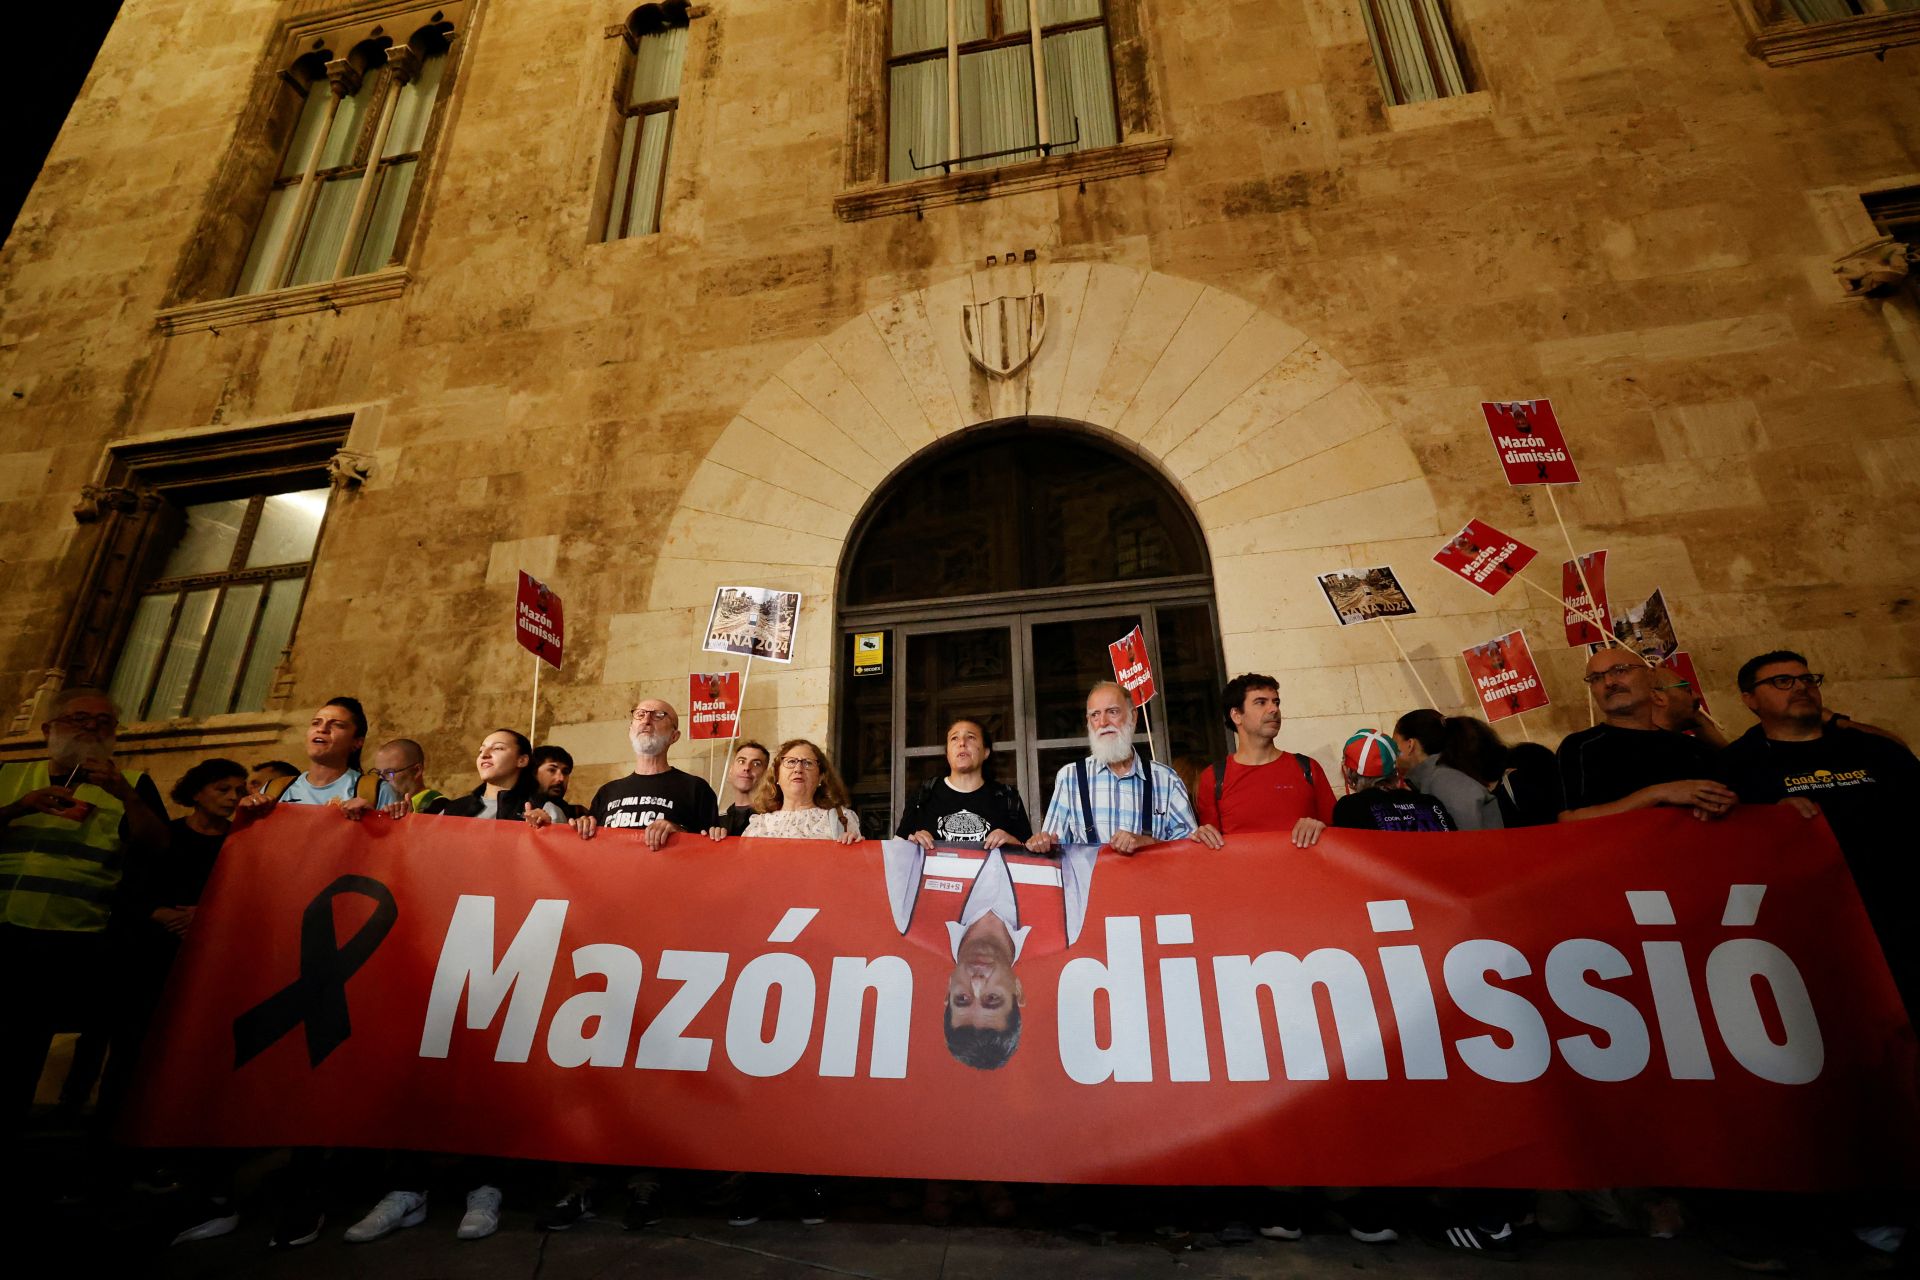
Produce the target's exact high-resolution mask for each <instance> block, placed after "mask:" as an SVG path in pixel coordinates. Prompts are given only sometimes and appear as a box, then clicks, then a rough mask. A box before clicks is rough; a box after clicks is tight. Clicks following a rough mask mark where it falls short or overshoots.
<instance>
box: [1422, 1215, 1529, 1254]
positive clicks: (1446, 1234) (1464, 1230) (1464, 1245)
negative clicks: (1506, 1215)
mask: <svg viewBox="0 0 1920 1280" xmlns="http://www.w3.org/2000/svg"><path fill="white" fill-rule="evenodd" d="M1440 1238H1441V1239H1442V1240H1444V1241H1446V1243H1447V1246H1448V1247H1449V1248H1452V1249H1462V1250H1465V1251H1466V1252H1468V1253H1496V1252H1499V1251H1501V1250H1505V1249H1511V1248H1513V1224H1512V1223H1510V1222H1503V1223H1501V1224H1500V1225H1499V1226H1498V1227H1487V1226H1459V1227H1448V1228H1447V1229H1446V1230H1445V1231H1443V1232H1441V1233H1440Z"/></svg>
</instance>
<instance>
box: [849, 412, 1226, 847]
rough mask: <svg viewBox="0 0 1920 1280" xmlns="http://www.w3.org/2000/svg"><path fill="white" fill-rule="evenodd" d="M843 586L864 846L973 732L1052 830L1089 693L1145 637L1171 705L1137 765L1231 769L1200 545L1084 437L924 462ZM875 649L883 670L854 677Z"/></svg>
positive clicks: (942, 455) (1148, 473)
mask: <svg viewBox="0 0 1920 1280" xmlns="http://www.w3.org/2000/svg"><path fill="white" fill-rule="evenodd" d="M838 581H839V601H838V604H839V608H838V627H837V636H836V644H835V660H834V684H835V689H836V696H835V697H834V699H833V706H834V707H835V721H836V723H835V726H834V730H835V732H834V737H835V743H836V752H835V756H836V759H838V760H839V761H840V762H841V766H842V768H843V770H844V771H845V773H846V775H847V782H848V785H849V786H850V787H851V788H852V790H853V794H854V804H855V806H856V807H857V808H858V809H859V810H860V813H861V817H862V820H863V825H864V827H865V830H866V833H867V834H868V835H869V836H878V835H883V834H890V833H891V831H892V827H893V823H894V821H895V817H896V815H898V814H899V812H900V811H901V808H902V805H903V802H904V801H905V799H906V797H907V796H908V795H909V794H910V793H911V792H912V790H913V788H915V787H917V786H919V785H920V784H921V782H923V781H924V780H925V779H927V778H929V777H933V776H936V775H938V774H940V773H943V772H944V771H945V769H946V762H945V759H944V755H943V750H944V741H945V739H944V735H945V732H946V728H947V725H948V724H949V723H951V722H952V721H953V720H954V719H956V718H960V717H967V718H970V719H976V720H979V721H981V722H982V723H983V724H985V725H986V727H987V730H988V732H990V733H991V734H992V736H993V738H994V743H995V750H994V764H995V772H996V776H998V777H999V778H1001V779H1002V780H1003V781H1007V782H1012V783H1014V784H1015V785H1017V786H1018V787H1019V788H1020V791H1021V793H1022V794H1023V795H1024V796H1025V797H1026V800H1027V805H1028V807H1029V809H1030V810H1031V812H1032V814H1033V818H1034V821H1035V822H1036V823H1038V822H1039V820H1040V818H1041V815H1042V813H1043V812H1044V810H1045V807H1046V804H1047V800H1048V797H1049V796H1050V794H1051V791H1052V784H1053V776H1054V774H1055V772H1056V771H1057V770H1058V769H1059V768H1060V766H1061V765H1063V764H1065V763H1067V762H1068V761H1070V760H1073V759H1075V758H1076V757H1078V756H1080V755H1083V754H1085V751H1086V726H1085V718H1084V713H1083V701H1082V699H1083V695H1084V694H1085V691H1086V689H1087V686H1088V685H1090V684H1092V683H1093V682H1094V681H1095V680H1100V679H1107V678H1111V676H1112V668H1111V665H1110V663H1109V659H1108V655H1107V646H1108V644H1109V643H1110V642H1112V641H1115V640H1118V639H1120V638H1121V637H1122V636H1124V635H1126V634H1127V633H1128V632H1129V631H1131V630H1132V629H1133V628H1134V627H1135V626H1139V627H1140V628H1141V630H1142V632H1143V634H1144V635H1145V637H1146V642H1147V653H1148V657H1149V659H1150V660H1151V662H1152V664H1153V669H1154V673H1155V684H1156V690H1157V693H1156V697H1155V698H1154V700H1153V701H1152V702H1151V703H1149V704H1148V707H1147V709H1146V716H1145V718H1144V719H1143V723H1142V725H1141V732H1140V734H1139V736H1138V742H1139V745H1140V748H1141V750H1142V751H1143V752H1147V751H1153V750H1155V749H1157V751H1158V754H1159V757H1160V758H1161V759H1163V760H1167V761H1168V762H1170V763H1172V762H1177V761H1180V760H1181V759H1182V758H1183V757H1184V758H1185V759H1187V760H1192V761H1204V760H1207V759H1210V758H1211V757H1212V756H1213V755H1214V754H1215V753H1216V752H1217V751H1218V750H1219V745H1218V744H1219V743H1220V741H1221V733H1220V731H1219V729H1218V714H1217V698H1218V696H1219V689H1220V687H1221V685H1222V684H1223V683H1224V674H1223V666H1224V664H1223V661H1222V654H1221V646H1220V629H1219V623H1218V619H1217V616H1216V613H1215V608H1214V600H1213V576H1212V571H1211V567H1210V564H1209V562H1208V558H1207V551H1206V544H1205V541H1204V539H1203V538H1202V536H1201V533H1200V528H1199V525H1198V524H1197V522H1196V521H1195V520H1194V517H1193V514H1192V512H1191V511H1190V510H1189V509H1188V507H1187V504H1186V503H1185V501H1184V500H1183V499H1182V498H1181V497H1180V495H1179V494H1178V493H1177V492H1175V490H1174V489H1173V487H1172V486H1171V485H1169V484H1168V483H1167V482H1166V481H1165V480H1164V479H1163V478H1162V477H1161V476H1159V475H1158V474H1157V473H1156V472H1154V471H1153V470H1152V469H1150V468H1149V467H1148V466H1146V465H1145V464H1143V463H1142V462H1141V461H1140V460H1139V459H1138V458H1137V457H1136V456H1135V455H1133V454H1132V453H1130V452H1128V451H1126V450H1125V449H1123V448H1121V447H1119V446H1117V445H1114V444H1111V443H1109V442H1108V441H1106V440H1104V439H1102V438H1100V437H1099V436H1096V435H1094V434H1092V433H1090V432H1087V431H1084V430H1079V429H1076V428H1075V427H1073V426H1072V425H1070V424H1067V423H1064V422H1060V421H1058V420H1051V419H1036V418H1021V419H1015V420H1011V421H1004V422H999V423H993V424H989V425H986V426H983V427H979V428H975V429H973V430H971V431H967V432H963V433H960V434H958V435H955V436H952V437H949V438H948V439H946V440H944V441H942V442H941V443H940V444H938V445H936V446H934V447H932V448H929V449H927V450H924V451H923V452H922V453H921V454H920V455H919V456H917V457H915V458H914V459H913V460H912V461H911V462H910V463H909V464H908V465H907V466H906V467H904V468H903V469H901V470H900V471H899V472H898V473H897V474H896V475H894V476H893V477H892V478H891V479H890V480H888V481H887V482H886V483H885V484H884V485H882V486H881V487H880V488H879V489H878V490H877V491H876V492H875V494H874V496H873V498H872V500H871V501H870V502H869V503H868V505H867V508H866V510H865V511H864V512H863V513H862V515H861V517H860V519H859V521H858V522H857V523H856V525H855V526H854V531H853V536H852V537H851V538H849V539H848V543H847V552H846V555H845V557H844V558H843V560H842V562H841V566H840V573H839V574H838ZM876 636H877V637H878V644H879V652H880V653H881V655H883V657H884V663H883V664H882V665H881V667H880V669H879V670H873V669H872V664H871V663H870V662H869V663H866V664H862V663H859V662H856V652H857V650H858V651H862V652H864V653H866V654H867V655H868V657H869V658H871V656H872V654H873V652H874V649H873V644H874V642H873V637H876ZM863 638H864V639H863ZM1149 723H1150V725H1151V732H1149V731H1148V725H1149Z"/></svg>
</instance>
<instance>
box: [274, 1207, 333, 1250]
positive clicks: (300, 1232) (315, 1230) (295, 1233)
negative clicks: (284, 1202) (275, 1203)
mask: <svg viewBox="0 0 1920 1280" xmlns="http://www.w3.org/2000/svg"><path fill="white" fill-rule="evenodd" d="M326 1225H327V1215H326V1214H324V1213H321V1212H320V1211H319V1210H318V1209H313V1208H309V1207H305V1206H296V1207H293V1208H290V1209H283V1210H281V1211H280V1217H279V1219H278V1220H277V1221H276V1222H275V1223H274V1224H273V1234H272V1235H271V1236H269V1237H268V1238H267V1248H269V1249H299V1248H303V1247H305V1246H306V1245H310V1244H312V1243H313V1242H314V1241H315V1240H318V1239H319V1238H320V1232H321V1231H322V1229H324V1228H325V1227H326Z"/></svg>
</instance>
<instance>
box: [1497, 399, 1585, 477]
mask: <svg viewBox="0 0 1920 1280" xmlns="http://www.w3.org/2000/svg"><path fill="white" fill-rule="evenodd" d="M1480 412H1481V413H1482V414H1483V415H1484V416H1485V417H1486V420H1487V430H1489V431H1491V432H1492V433H1493V445H1494V448H1495V449H1496V450H1498V451H1499V454H1500V469H1501V470H1503V471H1505V472H1506V473H1507V483H1508V484H1574V483H1576V482H1577V481H1578V480H1579V479H1580V473H1579V472H1578V471H1576V470H1575V469H1574V466H1573V455H1572V454H1570V453H1568V452H1567V438H1566V437H1565V436H1563V435H1562V434H1560V422H1559V420H1558V419H1557V418H1555V417H1554V416H1553V402H1552V401H1551V400H1487V401H1482V402H1481V405H1480Z"/></svg>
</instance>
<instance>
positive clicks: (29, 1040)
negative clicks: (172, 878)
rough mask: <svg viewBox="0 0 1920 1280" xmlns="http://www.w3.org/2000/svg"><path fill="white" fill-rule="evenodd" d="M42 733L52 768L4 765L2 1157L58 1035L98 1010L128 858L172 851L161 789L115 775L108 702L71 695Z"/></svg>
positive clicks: (129, 775) (136, 776)
mask: <svg viewBox="0 0 1920 1280" xmlns="http://www.w3.org/2000/svg"><path fill="white" fill-rule="evenodd" d="M40 727H41V730H42V732H44V733H45V734H46V735H47V758H46V759H44V760H21V761H13V762H10V763H8V764H5V765H0V974H4V975H5V977H4V980H0V1046H4V1047H0V1146H5V1145H6V1143H7V1140H8V1139H9V1138H10V1137H11V1136H12V1134H13V1132H14V1131H15V1130H16V1129H17V1128H18V1127H19V1125H20V1124H21V1123H22V1122H23V1121H24V1120H25V1118H26V1115H27V1111H28V1109H29V1108H30V1107H31V1106H32V1105H33V1093H34V1089H35V1087H36V1086H37V1085H38V1084H39V1082H40V1069H41V1066H42V1065H43V1064H44V1063H45V1061H46V1056H47V1046H48V1045H49V1044H50V1043H51V1042H52V1040H53V1035H54V1032H56V1031H60V1030H63V1029H69V1030H70V1029H77V1028H79V1027H80V1026H81V1025H82V1024H83V1023H84V1022H85V1021H86V1020H87V1015H88V1012H89V1006H90V1005H91V1004H92V1003H93V1002H94V1001H95V1000H96V999H97V998H98V995H99V986H100V983H101V981H102V980H103V978H104V977H105V976H106V975H105V973H104V971H103V969H104V966H105V964H106V960H107V950H106V947H107V921H108V917H109V915H110V913H111V905H112V901H113V896H114V891H115V889H117V888H118V886H119V883H120V872H121V869H122V867H123V866H124V864H125V861H126V858H127V857H128V856H129V854H130V853H131V856H133V857H161V856H164V854H165V853H166V849H167V818H166V813H167V810H166V806H165V804H164V803H163V802H162V801H161V799H160V792H159V789H158V788H157V787H155V786H154V785H153V779H152V778H149V777H148V776H147V775H146V774H145V773H143V772H141V771H140V770H138V769H124V770H123V769H116V768H115V767H114V764H113V751H114V747H115V745H116V744H117V742H118V740H119V735H120V716H119V713H118V712H117V711H116V710H115V709H114V706H113V702H112V701H111V700H110V699H109V698H108V697H107V695H106V694H104V693H102V692H101V691H100V690H98V689H67V690H63V691H62V692H61V693H59V694H58V695H56V696H55V697H54V700H53V705H52V706H51V707H50V708H49V709H48V714H47V719H46V721H45V723H43V724H42V725H41V726H40Z"/></svg>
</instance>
